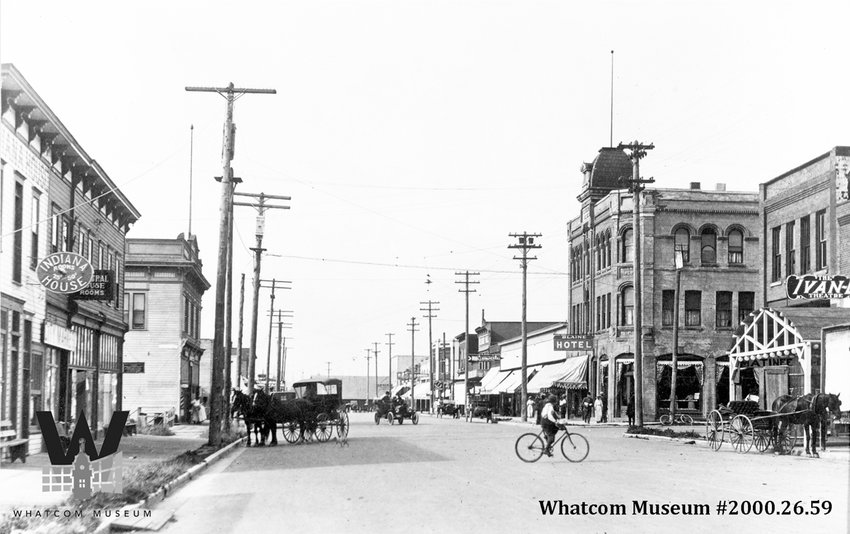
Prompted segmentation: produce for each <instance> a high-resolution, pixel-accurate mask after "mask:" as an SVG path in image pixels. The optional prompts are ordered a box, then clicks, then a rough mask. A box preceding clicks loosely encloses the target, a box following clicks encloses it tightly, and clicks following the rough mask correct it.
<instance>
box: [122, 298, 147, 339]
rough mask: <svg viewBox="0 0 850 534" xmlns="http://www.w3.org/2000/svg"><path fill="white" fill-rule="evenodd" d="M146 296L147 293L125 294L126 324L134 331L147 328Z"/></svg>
mask: <svg viewBox="0 0 850 534" xmlns="http://www.w3.org/2000/svg"><path fill="white" fill-rule="evenodd" d="M146 296H147V295H146V294H145V293H124V322H125V323H128V324H129V326H130V329H132V330H144V329H145V327H146V315H145V312H146V311H147V306H146V302H145V297H146Z"/></svg>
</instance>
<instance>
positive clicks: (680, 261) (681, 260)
mask: <svg viewBox="0 0 850 534" xmlns="http://www.w3.org/2000/svg"><path fill="white" fill-rule="evenodd" d="M682 249H683V246H682V245H676V253H675V254H676V258H675V264H676V291H675V292H674V294H673V358H672V359H673V367H672V369H671V370H670V417H671V418H675V416H676V408H677V406H676V379H677V372H678V370H679V294H680V293H681V287H682V269H683V268H684V267H685V256H684V250H682Z"/></svg>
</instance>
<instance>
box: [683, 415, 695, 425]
mask: <svg viewBox="0 0 850 534" xmlns="http://www.w3.org/2000/svg"><path fill="white" fill-rule="evenodd" d="M681 417H682V419H681V421H682V424H683V425H692V424H694V418H693V417H691V416H690V415H688V414H686V413H683V414H682V415H681Z"/></svg>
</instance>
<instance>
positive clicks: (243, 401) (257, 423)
mask: <svg viewBox="0 0 850 534" xmlns="http://www.w3.org/2000/svg"><path fill="white" fill-rule="evenodd" d="M255 395H256V393H255ZM230 406H231V408H230V415H231V417H233V416H234V415H237V414H238V415H241V416H242V420H243V421H245V429H246V430H247V432H248V447H250V446H251V427H253V429H254V432H255V436H254V437H255V442H256V444H257V446H259V445H260V443H263V444H265V442H266V437H267V436H268V428H266V426H265V424H264V421H265V416H264V414H263V413H261V412H260V410H258V409H256V408H255V407H254V403H253V401H252V399H251V397H249V396H248V395H246V394H244V393H242V392H241V391H239V390H238V389H234V390H233V396H232V399H231V401H230ZM261 436H262V442H261V441H260V437H261Z"/></svg>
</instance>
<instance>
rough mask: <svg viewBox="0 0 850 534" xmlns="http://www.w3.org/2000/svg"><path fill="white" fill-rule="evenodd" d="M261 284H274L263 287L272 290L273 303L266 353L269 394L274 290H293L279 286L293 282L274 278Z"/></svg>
mask: <svg viewBox="0 0 850 534" xmlns="http://www.w3.org/2000/svg"><path fill="white" fill-rule="evenodd" d="M260 282H261V283H263V282H265V283H266V284H268V283H269V282H271V284H272V285H271V286H268V285H266V286H263V287H270V288H271V290H272V292H271V295H269V297H270V299H271V303H270V304H269V310H270V312H269V344H268V349H267V351H266V386H265V392H266V393H268V392H269V380H270V376H271V373H272V319H274V290H275V289H277V288H278V287H280V288H281V289H292V288H290V287H285V286H279V285H278V283H280V284H291V283H292V282H290V281H288V280H275V279H274V278H272V279H271V280H260Z"/></svg>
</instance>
